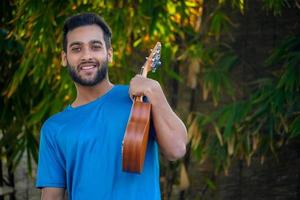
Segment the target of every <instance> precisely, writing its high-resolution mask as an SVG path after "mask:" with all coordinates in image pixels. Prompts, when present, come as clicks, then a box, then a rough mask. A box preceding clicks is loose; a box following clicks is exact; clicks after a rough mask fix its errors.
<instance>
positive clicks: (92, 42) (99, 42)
mask: <svg viewBox="0 0 300 200" xmlns="http://www.w3.org/2000/svg"><path fill="white" fill-rule="evenodd" d="M89 43H90V44H100V45H103V43H102V42H101V41H100V40H91V41H90V42H89Z"/></svg>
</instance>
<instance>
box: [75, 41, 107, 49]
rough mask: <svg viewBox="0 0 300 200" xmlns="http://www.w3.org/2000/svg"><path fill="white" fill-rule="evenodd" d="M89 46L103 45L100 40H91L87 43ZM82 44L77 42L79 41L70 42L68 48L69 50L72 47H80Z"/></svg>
mask: <svg viewBox="0 0 300 200" xmlns="http://www.w3.org/2000/svg"><path fill="white" fill-rule="evenodd" d="M89 43H90V44H100V45H103V43H102V42H101V41H100V40H91V41H90V42H89ZM82 44H83V43H82V42H79V41H75V42H72V43H71V44H70V45H69V47H70V48H71V47H72V46H75V45H82Z"/></svg>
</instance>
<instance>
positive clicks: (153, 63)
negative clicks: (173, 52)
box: [122, 42, 161, 173]
mask: <svg viewBox="0 0 300 200" xmlns="http://www.w3.org/2000/svg"><path fill="white" fill-rule="evenodd" d="M160 50H161V44H160V42H157V43H156V45H155V47H154V48H153V50H152V51H151V53H150V55H149V57H148V58H146V62H145V63H144V65H143V67H142V69H141V75H142V76H144V77H147V73H148V72H149V71H153V72H154V71H155V70H156V67H157V65H159V64H160V60H159V59H160ZM150 115H151V104H150V103H147V102H144V101H143V96H139V97H134V102H133V105H132V107H131V113H130V117H129V120H128V123H127V128H126V132H125V135H124V138H123V143H122V165H123V171H127V172H135V173H141V171H142V169H143V166H144V160H145V154H146V149H147V143H148V136H149V127H150Z"/></svg>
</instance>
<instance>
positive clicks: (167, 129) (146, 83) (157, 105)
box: [130, 75, 187, 161]
mask: <svg viewBox="0 0 300 200" xmlns="http://www.w3.org/2000/svg"><path fill="white" fill-rule="evenodd" d="M130 94H131V95H137V96H139V95H145V96H146V97H147V98H148V100H149V102H150V103H151V105H152V119H153V123H154V127H155V131H156V137H157V142H158V144H159V146H160V150H161V152H162V153H163V155H164V156H165V157H166V158H167V159H168V160H172V161H173V160H177V159H179V158H181V157H183V156H184V154H185V152H186V143H187V130H186V127H185V125H184V123H183V122H182V121H181V120H180V119H179V117H178V116H177V115H176V114H175V113H174V112H173V110H172V108H171V107H170V105H169V103H168V102H167V99H166V97H165V95H164V93H163V91H162V89H161V87H160V84H159V83H158V82H157V81H155V80H152V79H148V78H144V77H142V76H140V75H137V76H135V77H134V78H133V79H132V80H131V82H130Z"/></svg>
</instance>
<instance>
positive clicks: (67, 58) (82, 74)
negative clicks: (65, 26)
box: [62, 25, 112, 86]
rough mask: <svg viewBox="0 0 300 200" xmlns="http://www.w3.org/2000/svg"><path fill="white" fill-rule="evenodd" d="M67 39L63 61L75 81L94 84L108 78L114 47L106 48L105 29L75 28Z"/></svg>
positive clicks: (84, 84) (90, 26)
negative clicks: (109, 63)
mask: <svg viewBox="0 0 300 200" xmlns="http://www.w3.org/2000/svg"><path fill="white" fill-rule="evenodd" d="M67 41H68V44H67V52H66V53H65V52H63V53H62V61H63V65H65V66H67V67H68V71H69V74H70V76H71V77H72V79H73V81H74V82H76V83H78V84H80V85H83V86H94V85H96V84H97V83H100V82H101V81H102V80H103V79H105V78H106V74H107V70H108V62H110V61H111V60H112V49H106V46H105V42H104V37H103V31H102V29H101V28H100V27H99V26H97V25H86V26H81V27H78V28H75V29H74V30H72V31H70V32H68V34H67Z"/></svg>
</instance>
